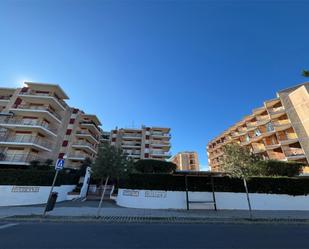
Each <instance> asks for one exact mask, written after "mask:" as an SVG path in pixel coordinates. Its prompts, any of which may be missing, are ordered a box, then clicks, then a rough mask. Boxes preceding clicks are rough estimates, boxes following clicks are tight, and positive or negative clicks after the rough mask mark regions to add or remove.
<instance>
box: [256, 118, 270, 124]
mask: <svg viewBox="0 0 309 249" xmlns="http://www.w3.org/2000/svg"><path fill="white" fill-rule="evenodd" d="M268 121H270V118H269V117H268V116H265V117H257V121H256V123H257V125H258V126H259V125H264V124H266V123H267V122H268Z"/></svg>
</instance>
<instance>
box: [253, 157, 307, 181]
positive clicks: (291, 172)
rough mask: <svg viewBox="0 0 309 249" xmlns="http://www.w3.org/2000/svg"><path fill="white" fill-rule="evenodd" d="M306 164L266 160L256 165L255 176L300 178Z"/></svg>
mask: <svg viewBox="0 0 309 249" xmlns="http://www.w3.org/2000/svg"><path fill="white" fill-rule="evenodd" d="M304 166H305V164H302V163H298V162H283V161H277V160H266V161H259V162H257V163H255V165H254V168H255V169H254V170H253V175H255V176H288V177H293V176H298V175H299V174H300V173H301V172H302V170H303V167H304Z"/></svg>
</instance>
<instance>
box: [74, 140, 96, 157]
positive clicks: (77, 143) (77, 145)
mask: <svg viewBox="0 0 309 249" xmlns="http://www.w3.org/2000/svg"><path fill="white" fill-rule="evenodd" d="M72 147H73V148H80V149H87V150H88V151H89V152H91V153H94V154H97V149H96V148H95V147H94V146H93V145H92V144H91V143H88V142H87V141H84V140H83V141H75V142H74V143H73V145H72Z"/></svg>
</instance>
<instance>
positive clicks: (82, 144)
mask: <svg viewBox="0 0 309 249" xmlns="http://www.w3.org/2000/svg"><path fill="white" fill-rule="evenodd" d="M73 145H81V146H89V147H90V148H92V149H93V150H96V148H95V147H94V146H93V145H92V144H91V143H88V142H86V141H76V142H74V143H73Z"/></svg>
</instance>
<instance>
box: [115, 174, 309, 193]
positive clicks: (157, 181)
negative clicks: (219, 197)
mask: <svg viewBox="0 0 309 249" xmlns="http://www.w3.org/2000/svg"><path fill="white" fill-rule="evenodd" d="M213 179H214V184H215V191H217V192H236V193H241V192H244V191H245V190H244V185H243V181H242V180H241V179H236V178H229V177H214V178H213ZM188 187H189V191H211V184H210V178H208V177H203V176H190V177H188ZM119 188H127V189H146V190H170V191H185V177H184V176H177V175H170V174H134V175H131V176H129V177H128V178H127V179H122V180H120V182H119ZM248 188H249V192H250V193H268V194H288V195H307V194H309V178H305V177H299V178H291V177H253V178H251V179H249V180H248Z"/></svg>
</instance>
